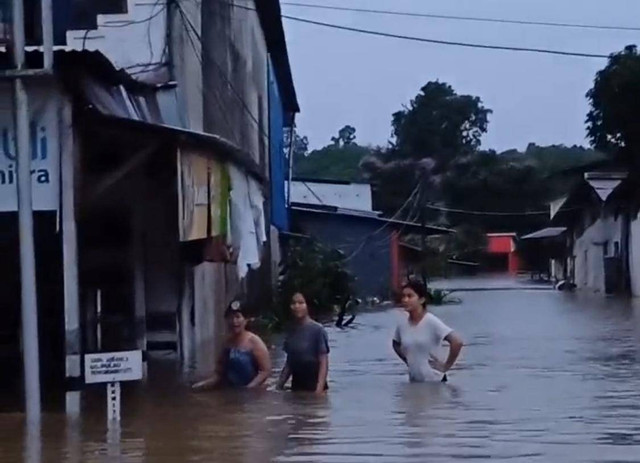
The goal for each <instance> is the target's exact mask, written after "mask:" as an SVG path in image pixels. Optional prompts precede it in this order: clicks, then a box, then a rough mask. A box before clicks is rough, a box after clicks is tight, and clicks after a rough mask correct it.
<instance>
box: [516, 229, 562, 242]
mask: <svg viewBox="0 0 640 463" xmlns="http://www.w3.org/2000/svg"><path fill="white" fill-rule="evenodd" d="M566 231H567V229H566V228H565V227H549V228H543V229H542V230H538V231H537V232H534V233H531V234H529V235H526V236H523V237H522V238H520V239H522V240H536V239H543V238H555V237H557V236H560V235H562V234H563V233H564V232H566Z"/></svg>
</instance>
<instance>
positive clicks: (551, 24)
mask: <svg viewBox="0 0 640 463" xmlns="http://www.w3.org/2000/svg"><path fill="white" fill-rule="evenodd" d="M280 4H281V5H285V6H291V7H296V8H309V9H318V10H329V11H346V12H353V13H368V14H378V15H389V16H404V17H411V18H428V19H445V20H452V21H471V22H484V23H497V24H516V25H521V26H542V27H559V28H572V29H593V30H607V31H625V32H640V27H629V26H606V25H596V24H580V23H568V22H550V21H528V20H517V19H504V18H486V17H475V16H456V15H444V14H433V13H414V12H409V11H391V10H377V9H370V8H352V7H343V6H334V5H319V4H312V3H298V2H281V3H280Z"/></svg>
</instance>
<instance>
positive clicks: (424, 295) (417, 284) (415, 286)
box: [402, 280, 431, 307]
mask: <svg viewBox="0 0 640 463" xmlns="http://www.w3.org/2000/svg"><path fill="white" fill-rule="evenodd" d="M402 289H410V290H411V291H413V292H414V293H416V294H417V295H418V297H419V298H420V299H424V304H422V306H423V307H426V305H427V303H428V302H430V301H431V294H430V293H429V290H428V289H427V285H425V284H424V283H422V282H421V281H417V280H409V281H407V282H406V283H405V284H404V285H403V286H402Z"/></svg>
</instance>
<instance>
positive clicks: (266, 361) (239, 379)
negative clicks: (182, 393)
mask: <svg viewBox="0 0 640 463" xmlns="http://www.w3.org/2000/svg"><path fill="white" fill-rule="evenodd" d="M246 315H247V314H246V312H245V309H244V306H243V304H241V303H240V302H239V301H234V302H232V303H231V304H230V305H229V307H228V308H227V310H226V311H225V314H224V318H225V320H226V322H227V328H228V331H229V335H228V337H227V339H226V341H225V343H224V348H223V350H222V353H221V355H220V357H219V358H218V365H217V368H216V372H215V374H214V376H213V377H212V378H210V379H207V380H205V381H201V382H199V383H197V384H196V385H194V386H193V389H194V390H203V389H212V388H216V387H230V388H250V389H251V388H255V387H260V386H262V385H263V384H264V383H265V381H266V380H267V378H268V377H269V374H270V373H271V360H270V358H269V351H268V349H267V346H265V344H264V342H263V341H262V339H260V337H259V336H256V335H255V334H253V333H251V332H250V331H248V330H247V321H248V320H247V316H246Z"/></svg>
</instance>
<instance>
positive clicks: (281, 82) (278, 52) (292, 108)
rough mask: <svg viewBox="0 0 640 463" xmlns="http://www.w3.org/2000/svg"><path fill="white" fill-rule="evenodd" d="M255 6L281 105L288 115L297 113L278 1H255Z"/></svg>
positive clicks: (296, 100)
mask: <svg viewBox="0 0 640 463" xmlns="http://www.w3.org/2000/svg"><path fill="white" fill-rule="evenodd" d="M255 5H256V11H257V12H258V17H259V18H260V24H261V25H262V30H263V31H264V36H265V39H266V42H267V50H268V51H269V54H270V55H271V62H272V64H273V70H274V72H275V74H276V79H277V80H278V88H279V90H280V94H281V97H282V104H283V106H284V108H285V110H286V111H288V112H289V113H299V112H300V105H299V104H298V97H297V95H296V88H295V85H294V83H293V75H292V73H291V63H290V61H289V51H288V50H287V40H286V38H285V33H284V26H283V24H282V11H281V8H280V0H260V1H256V2H255Z"/></svg>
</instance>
